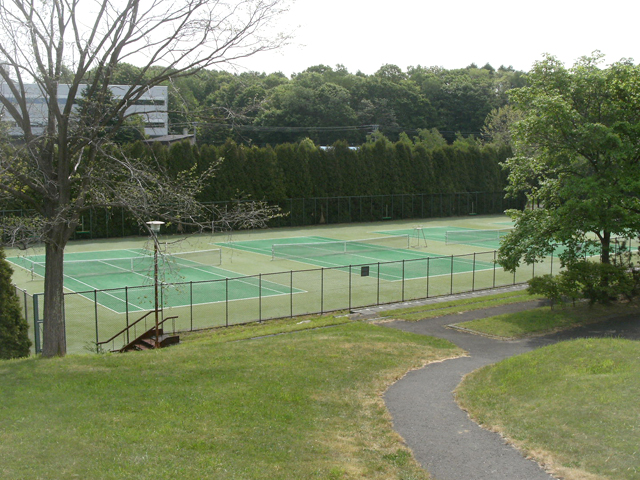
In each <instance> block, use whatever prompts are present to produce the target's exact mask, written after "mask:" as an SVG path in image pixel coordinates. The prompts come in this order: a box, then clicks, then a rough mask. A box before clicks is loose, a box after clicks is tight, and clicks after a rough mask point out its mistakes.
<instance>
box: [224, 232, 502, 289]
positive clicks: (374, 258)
mask: <svg viewBox="0 0 640 480" xmlns="http://www.w3.org/2000/svg"><path fill="white" fill-rule="evenodd" d="M443 228H449V227H443ZM392 232H393V233H392ZM400 232H403V233H400ZM407 232H411V234H412V233H413V230H395V231H389V232H384V233H386V234H387V236H380V237H374V238H370V239H363V240H337V239H335V238H327V237H320V236H308V237H290V238H281V239H277V240H273V239H271V240H247V241H235V242H228V243H218V244H217V245H219V246H224V247H227V248H236V249H239V250H244V251H248V252H252V253H259V254H261V255H265V256H268V257H271V259H272V260H273V261H278V260H282V259H286V260H294V261H297V262H301V263H306V264H308V265H313V266H316V267H324V268H332V269H337V270H341V271H343V272H346V273H352V271H353V268H354V267H356V268H357V269H360V271H361V272H364V271H366V272H367V274H368V275H371V276H375V277H377V278H380V279H382V280H386V281H401V280H403V279H404V280H412V279H420V278H426V277H430V276H439V275H450V274H451V273H467V272H471V271H480V270H490V269H493V268H494V263H493V262H487V261H478V260H477V259H474V258H470V257H469V256H465V257H456V256H442V255H441V254H435V253H429V252H425V251H423V250H419V249H412V248H410V247H411V237H410V234H409V233H407ZM427 259H428V261H427ZM362 267H368V268H367V270H362Z"/></svg>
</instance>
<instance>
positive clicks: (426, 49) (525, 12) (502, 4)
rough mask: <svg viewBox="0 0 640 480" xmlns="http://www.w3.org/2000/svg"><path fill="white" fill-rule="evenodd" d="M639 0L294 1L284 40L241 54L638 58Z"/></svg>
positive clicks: (440, 60) (521, 64) (447, 64)
mask: <svg viewBox="0 0 640 480" xmlns="http://www.w3.org/2000/svg"><path fill="white" fill-rule="evenodd" d="M639 16H640V0H606V1H605V0H598V1H594V0H536V1H535V2H533V1H531V2H523V1H518V0H508V1H507V0H484V1H479V0H457V1H447V0H391V1H386V2H382V1H381V0H297V1H296V2H295V3H294V4H293V5H292V7H291V8H290V11H289V12H288V13H287V14H286V15H285V16H283V17H282V18H281V23H280V24H279V26H280V27H281V28H282V30H286V31H291V30H293V29H295V34H294V38H293V40H292V44H291V45H289V46H287V47H284V48H283V49H281V50H280V51H278V52H265V53H261V54H258V55H256V56H254V57H251V58H249V59H245V60H243V61H242V62H240V64H239V65H240V70H239V71H244V70H254V71H258V72H266V73H273V72H278V71H280V72H282V73H284V74H285V75H287V76H290V75H291V74H292V73H299V72H302V71H303V70H305V69H306V68H308V67H311V66H314V65H319V64H324V65H328V66H331V67H335V66H336V65H337V64H342V65H344V66H345V67H346V68H347V70H348V71H349V72H351V73H356V72H357V71H361V72H363V73H365V74H372V73H375V72H376V71H377V70H378V69H379V68H380V67H381V66H383V65H385V64H393V65H397V66H398V67H400V68H401V69H402V70H403V71H406V70H407V67H409V66H418V65H421V66H424V67H430V66H440V67H444V68H447V69H454V68H464V67H466V66H468V65H470V64H471V63H475V64H476V65H478V66H479V67H481V66H483V65H485V64H486V63H490V64H491V65H492V66H493V67H494V68H498V67H499V66H500V65H504V66H513V67H514V68H515V69H516V70H523V71H528V70H529V69H530V68H531V66H532V65H533V63H534V62H535V61H537V60H540V59H541V58H542V55H543V54H544V53H550V54H552V55H555V56H556V57H558V58H559V59H560V60H561V61H563V62H564V63H565V64H566V65H567V66H571V65H573V63H574V61H575V60H576V59H577V58H579V57H581V56H583V55H589V54H590V53H591V52H593V51H594V50H600V51H601V52H602V53H604V54H605V55H606V60H607V62H609V63H610V62H614V61H617V60H620V59H621V58H633V59H634V60H635V63H639V62H640V37H638V27H637V22H638V17H639Z"/></svg>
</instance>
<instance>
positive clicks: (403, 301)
mask: <svg viewBox="0 0 640 480" xmlns="http://www.w3.org/2000/svg"><path fill="white" fill-rule="evenodd" d="M404 262H405V260H404V259H403V260H402V301H403V302H404Z"/></svg>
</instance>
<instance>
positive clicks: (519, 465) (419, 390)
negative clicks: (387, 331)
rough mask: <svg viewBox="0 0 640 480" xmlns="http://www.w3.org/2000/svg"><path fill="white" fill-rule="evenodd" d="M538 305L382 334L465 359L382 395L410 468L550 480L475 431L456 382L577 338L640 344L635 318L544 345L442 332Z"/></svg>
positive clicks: (432, 368) (418, 373) (446, 476)
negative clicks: (434, 342) (446, 348)
mask: <svg viewBox="0 0 640 480" xmlns="http://www.w3.org/2000/svg"><path fill="white" fill-rule="evenodd" d="M539 305H540V303H539V302H527V303H520V304H514V305H505V306H501V307H495V308H490V309H485V310H479V311H478V310H476V311H472V312H467V313H464V314H458V315H449V316H444V317H440V318H434V319H427V320H421V321H418V322H404V321H394V322H389V323H384V324H383V325H384V326H386V327H392V328H397V329H401V330H405V331H409V332H414V333H418V334H423V335H432V336H435V337H441V338H446V339H447V340H450V341H452V342H453V343H455V344H456V345H458V346H460V347H461V348H463V349H465V350H466V351H467V352H468V356H467V357H461V358H456V359H452V360H447V361H444V362H440V363H433V364H430V365H427V366H426V367H424V368H422V369H420V370H415V371H411V372H409V373H408V374H407V375H406V376H405V377H403V378H402V379H401V380H399V381H398V382H397V383H395V384H394V385H393V386H391V387H390V388H389V390H388V391H387V392H386V393H385V395H384V400H385V403H386V405H387V408H388V409H389V411H390V412H391V415H392V417H393V425H394V428H395V429H396V431H397V432H398V433H399V434H400V435H402V437H403V438H404V439H405V441H406V443H407V445H408V446H409V448H411V450H412V451H413V454H414V456H415V458H416V460H417V461H418V462H419V463H420V464H421V465H422V466H423V467H424V468H425V469H426V470H427V471H428V472H429V473H430V474H431V475H432V477H434V478H435V480H552V479H553V478H555V477H553V476H551V475H549V474H548V473H546V472H545V471H544V470H543V469H542V468H541V467H540V466H539V465H538V464H537V463H536V462H534V461H532V460H529V459H526V458H525V457H524V456H522V454H521V453H520V452H518V451H517V450H516V449H515V448H513V447H512V446H510V445H508V444H506V443H505V441H504V440H503V439H502V437H500V435H498V434H495V433H492V432H489V431H487V430H484V429H482V428H480V427H479V426H478V425H477V424H476V423H475V422H473V421H472V420H470V419H469V417H468V416H467V414H466V413H465V412H464V411H462V410H461V409H460V408H459V407H458V405H457V404H456V402H455V401H454V398H453V395H452V391H453V390H454V389H455V388H456V386H457V385H458V384H459V383H460V381H461V379H462V377H463V376H464V375H466V374H467V373H469V372H471V371H473V370H476V369H477V368H480V367H482V366H484V365H488V364H491V363H495V362H497V361H499V360H502V359H504V358H507V357H510V356H513V355H518V354H521V353H525V352H528V351H531V350H533V349H535V348H538V347H541V346H544V345H549V344H552V343H555V342H558V341H561V340H567V339H570V338H578V337H596V336H618V337H625V338H634V339H639V338H640V322H639V321H638V318H637V317H636V316H629V317H621V318H617V319H614V320H608V321H606V322H602V323H598V324H593V325H589V326H586V327H579V328H576V329H572V330H568V331H564V332H560V333H557V334H553V335H548V336H544V337H535V338H529V339H523V340H516V341H503V340H495V339H491V338H487V337H482V336H478V335H470V334H467V333H463V332H461V331H458V330H454V329H450V328H446V325H450V324H452V323H458V322H463V321H467V320H471V319H474V318H484V317H488V316H493V315H498V314H501V313H508V312H515V311H522V310H526V309H530V308H534V307H536V306H539Z"/></svg>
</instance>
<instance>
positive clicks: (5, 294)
mask: <svg viewBox="0 0 640 480" xmlns="http://www.w3.org/2000/svg"><path fill="white" fill-rule="evenodd" d="M12 274H13V270H12V269H11V267H10V266H9V262H7V260H6V259H5V256H4V250H2V249H1V248H0V359H5V360H6V359H9V358H20V357H28V356H29V348H30V347H31V340H29V335H28V331H29V325H28V324H27V322H26V320H25V319H24V317H23V316H22V308H21V307H20V301H19V299H18V296H17V295H16V292H15V288H14V286H13V285H12V284H11V275H12Z"/></svg>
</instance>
